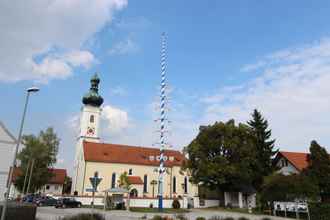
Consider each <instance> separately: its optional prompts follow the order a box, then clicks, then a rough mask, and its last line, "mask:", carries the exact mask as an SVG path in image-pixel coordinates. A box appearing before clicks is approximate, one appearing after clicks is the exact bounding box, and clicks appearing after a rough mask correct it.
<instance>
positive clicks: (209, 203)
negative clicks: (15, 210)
mask: <svg viewBox="0 0 330 220" xmlns="http://www.w3.org/2000/svg"><path fill="white" fill-rule="evenodd" d="M55 198H60V197H55ZM73 198H75V199H76V200H77V201H80V202H81V203H82V204H83V205H90V204H91V202H92V197H91V196H73ZM124 201H125V202H126V198H125V199H124ZM179 202H180V205H181V208H187V204H188V201H187V197H184V198H183V199H180V200H179ZM150 203H152V204H153V207H154V208H157V207H158V199H150V198H138V199H137V198H135V199H132V198H131V199H130V207H149V206H150ZM172 203H173V199H164V200H163V207H164V208H172ZM94 204H95V205H104V198H103V197H100V196H97V197H95V198H94ZM216 206H219V200H205V205H204V206H200V205H199V198H198V197H195V198H194V208H208V207H216Z"/></svg>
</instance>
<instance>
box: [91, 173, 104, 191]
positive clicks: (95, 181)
mask: <svg viewBox="0 0 330 220" xmlns="http://www.w3.org/2000/svg"><path fill="white" fill-rule="evenodd" d="M89 181H90V182H91V184H92V187H93V189H94V192H96V191H97V186H98V185H99V184H100V182H101V181H102V178H99V176H98V172H95V173H94V176H93V177H90V178H89Z"/></svg>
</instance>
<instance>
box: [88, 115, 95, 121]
mask: <svg viewBox="0 0 330 220" xmlns="http://www.w3.org/2000/svg"><path fill="white" fill-rule="evenodd" d="M89 122H90V123H94V115H91V116H90V117H89Z"/></svg>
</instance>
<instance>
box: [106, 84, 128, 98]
mask: <svg viewBox="0 0 330 220" xmlns="http://www.w3.org/2000/svg"><path fill="white" fill-rule="evenodd" d="M127 93H128V92H127V90H126V89H125V88H124V87H122V86H116V87H114V88H112V89H111V90H110V94H111V95H113V96H126V95H127Z"/></svg>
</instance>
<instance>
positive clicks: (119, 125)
mask: <svg viewBox="0 0 330 220" xmlns="http://www.w3.org/2000/svg"><path fill="white" fill-rule="evenodd" d="M102 119H103V121H105V123H106V128H107V131H108V132H110V135H120V134H121V132H123V131H124V130H125V129H126V128H128V127H129V119H128V114H127V112H126V111H124V110H121V109H119V108H117V107H114V106H111V105H105V106H104V107H103V110H102Z"/></svg>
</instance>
